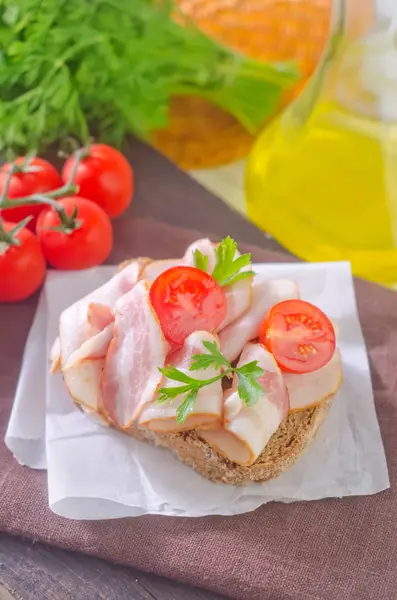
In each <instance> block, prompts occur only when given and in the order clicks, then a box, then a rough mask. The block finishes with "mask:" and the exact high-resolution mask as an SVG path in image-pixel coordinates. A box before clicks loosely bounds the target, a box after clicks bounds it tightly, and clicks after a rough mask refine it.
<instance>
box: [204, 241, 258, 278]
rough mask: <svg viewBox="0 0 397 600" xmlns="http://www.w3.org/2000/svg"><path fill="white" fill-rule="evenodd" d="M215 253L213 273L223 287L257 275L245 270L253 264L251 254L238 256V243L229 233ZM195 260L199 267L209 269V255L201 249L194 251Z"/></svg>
mask: <svg viewBox="0 0 397 600" xmlns="http://www.w3.org/2000/svg"><path fill="white" fill-rule="evenodd" d="M215 253H216V262H215V267H214V270H213V271H212V273H211V275H212V277H213V278H214V279H215V281H217V282H218V283H219V285H220V286H221V287H223V286H226V285H230V284H232V283H236V282H237V281H241V280H242V279H247V277H253V275H255V273H254V272H253V271H251V270H243V269H246V267H249V266H251V254H248V253H247V254H241V255H238V256H237V257H236V253H237V243H236V242H235V241H234V240H233V239H232V238H231V237H230V236H229V235H228V236H227V237H225V239H223V240H222V241H221V242H220V244H218V246H217V247H216V250H215ZM193 262H194V266H195V267H196V268H197V269H201V270H202V271H206V272H207V271H208V256H207V255H205V254H203V253H202V252H201V251H200V250H195V251H194V252H193Z"/></svg>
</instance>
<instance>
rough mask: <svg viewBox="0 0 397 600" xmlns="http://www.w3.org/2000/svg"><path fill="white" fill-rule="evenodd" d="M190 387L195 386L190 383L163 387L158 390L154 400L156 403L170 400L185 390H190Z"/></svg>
mask: <svg viewBox="0 0 397 600" xmlns="http://www.w3.org/2000/svg"><path fill="white" fill-rule="evenodd" d="M192 389H195V386H191V385H179V386H176V387H163V388H160V389H159V390H158V397H157V400H156V402H157V403H158V404H163V403H164V402H172V400H175V398H177V397H178V396H181V395H182V394H186V392H190V391H191V390H192Z"/></svg>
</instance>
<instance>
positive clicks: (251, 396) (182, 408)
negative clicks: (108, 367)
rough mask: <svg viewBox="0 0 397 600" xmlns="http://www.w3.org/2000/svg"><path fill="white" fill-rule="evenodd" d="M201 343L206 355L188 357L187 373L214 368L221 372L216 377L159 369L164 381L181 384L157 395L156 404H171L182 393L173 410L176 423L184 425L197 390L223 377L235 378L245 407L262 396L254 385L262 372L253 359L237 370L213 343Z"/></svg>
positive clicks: (162, 389) (191, 408)
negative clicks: (182, 396)
mask: <svg viewBox="0 0 397 600" xmlns="http://www.w3.org/2000/svg"><path fill="white" fill-rule="evenodd" d="M203 344H204V346H205V348H206V350H208V353H205V354H195V355H194V356H193V357H192V361H191V365H190V368H189V371H199V370H201V369H203V370H206V369H208V368H209V367H214V368H215V369H221V373H220V374H219V375H216V376H215V377H211V378H210V379H194V378H193V377H190V376H189V375H187V374H186V373H183V372H182V371H180V370H179V369H176V368H175V367H172V366H168V367H165V368H163V369H161V368H160V369H159V370H160V372H161V373H162V374H163V375H164V376H165V377H167V379H169V380H171V381H177V382H179V383H183V384H184V385H179V386H175V387H162V388H161V389H160V390H159V392H158V398H157V403H158V404H163V403H165V402H172V401H173V400H175V399H176V398H178V397H179V396H181V395H183V394H186V396H185V398H184V400H183V401H182V402H181V404H180V405H179V407H178V408H177V411H176V420H177V423H184V422H185V420H186V418H187V417H188V415H189V413H190V412H191V411H192V410H193V408H194V403H195V400H196V398H197V394H198V392H199V391H200V389H201V388H203V387H205V386H206V385H209V384H210V383H213V382H214V381H218V380H219V379H222V378H223V377H230V376H232V375H233V374H234V375H236V376H237V378H238V387H237V391H238V394H239V396H240V398H241V399H242V400H243V401H244V402H245V404H246V405H247V406H253V405H254V404H255V403H256V402H258V400H259V397H260V396H261V394H263V389H262V387H261V385H260V384H259V383H258V378H259V377H261V375H263V373H264V371H263V369H262V368H261V367H260V366H259V365H258V362H257V361H256V360H255V361H253V362H250V363H247V364H245V365H242V366H241V367H232V365H231V364H230V362H229V361H227V360H226V358H225V357H224V356H223V354H222V353H221V352H220V350H219V348H218V346H217V344H216V342H203Z"/></svg>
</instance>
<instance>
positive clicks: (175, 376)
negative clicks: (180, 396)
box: [159, 365, 197, 384]
mask: <svg viewBox="0 0 397 600" xmlns="http://www.w3.org/2000/svg"><path fill="white" fill-rule="evenodd" d="M159 371H160V373H162V374H163V375H164V377H167V379H172V380H173V381H181V382H182V383H190V384H191V383H193V384H195V383H196V382H197V379H193V377H189V375H186V373H183V372H182V371H180V370H179V369H176V368H175V367H172V366H171V365H168V366H167V367H164V368H161V367H159Z"/></svg>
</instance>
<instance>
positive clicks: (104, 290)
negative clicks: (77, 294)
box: [59, 261, 140, 365]
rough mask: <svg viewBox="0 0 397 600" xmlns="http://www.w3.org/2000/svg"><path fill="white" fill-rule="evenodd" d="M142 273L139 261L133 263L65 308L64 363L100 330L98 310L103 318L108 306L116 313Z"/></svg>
mask: <svg viewBox="0 0 397 600" xmlns="http://www.w3.org/2000/svg"><path fill="white" fill-rule="evenodd" d="M139 273H140V265H139V263H138V262H137V261H135V262H132V263H129V264H128V265H127V266H126V267H125V268H124V269H123V270H122V271H119V272H118V273H117V274H116V275H115V276H114V277H112V278H111V279H110V280H109V281H107V282H106V283H105V284H104V285H102V286H101V287H99V288H97V289H96V290H94V291H93V292H91V293H90V294H88V295H87V296H85V297H84V298H81V299H80V300H78V301H77V302H75V303H74V304H72V305H71V306H69V307H68V308H67V309H66V310H64V311H63V313H62V314H61V317H60V324H59V337H60V346H61V359H62V365H65V364H66V363H67V361H68V359H69V357H70V356H71V355H72V354H73V352H75V351H76V350H78V349H79V348H80V347H81V345H82V344H83V343H84V342H85V341H86V340H88V339H89V338H90V337H92V336H93V335H95V334H96V333H98V325H99V319H98V318H97V317H98V314H99V313H101V318H102V317H103V315H104V313H105V312H106V309H105V308H104V307H108V309H109V312H108V313H107V315H108V316H109V313H113V311H114V308H115V306H116V302H117V300H118V299H119V298H121V297H122V296H123V295H124V294H125V293H126V292H128V291H129V290H131V289H132V288H133V287H134V285H135V284H136V282H137V281H138V277H139ZM99 306H100V307H101V308H100V309H98V307H99ZM90 319H91V320H92V319H94V321H95V325H96V327H93V326H92V323H90ZM105 323H106V320H103V322H102V324H105ZM106 324H108V323H106ZM105 326H106V325H105Z"/></svg>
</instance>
